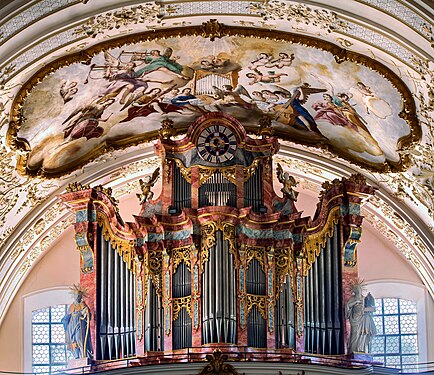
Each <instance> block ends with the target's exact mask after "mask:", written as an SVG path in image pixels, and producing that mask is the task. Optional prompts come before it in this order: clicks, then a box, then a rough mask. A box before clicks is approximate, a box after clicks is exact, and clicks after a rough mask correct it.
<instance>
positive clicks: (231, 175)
mask: <svg viewBox="0 0 434 375" xmlns="http://www.w3.org/2000/svg"><path fill="white" fill-rule="evenodd" d="M220 171H221V173H222V175H223V176H224V177H225V178H226V179H227V180H229V181H230V182H232V183H233V184H235V183H236V181H237V177H236V174H235V172H236V169H235V167H232V168H222V169H221V170H220Z"/></svg>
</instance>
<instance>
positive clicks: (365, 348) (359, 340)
mask: <svg viewBox="0 0 434 375" xmlns="http://www.w3.org/2000/svg"><path fill="white" fill-rule="evenodd" d="M362 293H363V283H362V282H360V281H358V282H356V283H354V285H353V292H352V296H351V297H350V299H349V300H348V302H347V304H346V306H345V317H346V318H347V319H349V321H350V326H351V330H350V337H349V338H348V344H347V353H349V354H350V353H369V352H370V349H371V343H372V339H373V337H374V336H375V335H376V334H377V329H376V328H375V323H374V319H373V317H372V315H373V313H374V311H375V300H374V297H372V295H371V293H368V295H367V296H365V297H364V296H363V294H362Z"/></svg>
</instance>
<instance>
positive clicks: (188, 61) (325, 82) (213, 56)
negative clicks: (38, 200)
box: [9, 29, 420, 176]
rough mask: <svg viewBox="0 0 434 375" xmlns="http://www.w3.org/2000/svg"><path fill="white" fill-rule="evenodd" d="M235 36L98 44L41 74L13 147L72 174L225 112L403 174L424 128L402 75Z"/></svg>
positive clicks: (323, 48)
mask: <svg viewBox="0 0 434 375" xmlns="http://www.w3.org/2000/svg"><path fill="white" fill-rule="evenodd" d="M237 33H238V34H245V35H236V36H230V35H228V36H222V37H219V38H218V39H217V38H215V37H214V36H212V37H211V38H206V37H203V36H198V35H184V36H181V37H177V38H170V37H169V38H165V39H161V38H156V39H154V40H147V41H141V42H138V43H137V36H136V40H133V42H134V43H132V42H131V41H130V40H129V39H128V38H124V39H123V40H122V41H118V42H117V43H116V48H112V47H111V45H110V44H105V45H100V46H97V47H94V48H93V49H92V50H90V51H88V52H87V54H88V56H89V57H88V58H87V60H86V61H85V63H83V62H82V60H83V56H86V53H81V54H79V55H78V56H76V58H74V57H72V58H68V59H66V60H64V61H57V62H56V63H55V64H53V65H52V66H46V67H44V69H43V70H42V71H41V72H39V73H38V74H37V75H36V77H35V78H33V79H31V80H30V81H29V82H28V83H27V84H26V85H24V88H23V90H22V92H21V94H20V95H18V98H19V99H18V100H17V101H16V103H15V104H14V106H15V118H16V121H15V122H14V123H12V124H11V127H10V129H9V139H10V140H11V141H12V144H13V143H14V142H15V145H16V147H17V148H18V149H20V151H22V154H21V155H22V156H21V159H20V164H19V166H18V167H19V169H20V170H21V171H22V172H23V173H24V174H30V175H36V174H39V175H46V176H56V175H60V174H64V173H67V172H69V171H71V170H74V169H76V168H77V167H79V166H82V165H84V164H86V163H87V162H88V161H89V160H91V159H92V158H95V157H96V156H98V155H100V154H102V153H104V152H105V151H107V149H108V148H110V147H115V148H119V147H126V146H128V145H130V144H137V143H139V142H144V141H149V140H150V139H153V138H155V137H156V136H157V134H158V129H159V128H160V126H161V121H162V120H163V119H166V118H170V119H171V120H173V121H174V123H175V127H176V128H177V129H178V131H179V132H182V131H183V130H185V129H186V128H187V127H188V126H189V124H190V123H191V122H192V121H194V120H195V119H196V118H197V117H198V116H201V115H202V114H204V113H207V112H217V111H220V112H226V113H228V114H230V115H232V116H234V117H236V118H237V119H238V120H240V121H241V122H242V123H243V125H244V126H245V127H246V128H247V129H248V130H249V131H250V132H253V133H254V132H256V131H257V130H258V126H259V122H260V120H261V119H262V118H264V117H265V118H268V119H269V120H270V121H271V124H272V127H273V129H274V132H275V134H276V135H277V136H279V137H280V138H283V139H287V140H291V141H294V142H296V143H301V144H308V145H313V146H315V147H320V148H327V149H329V150H332V151H333V152H335V153H336V154H338V155H340V156H342V157H344V158H346V159H347V160H349V161H352V162H355V163H357V164H361V165H363V166H365V167H368V168H370V169H373V170H383V171H387V170H401V169H403V168H404V163H403V160H401V157H400V151H402V150H403V148H405V147H408V146H409V145H411V144H412V142H414V141H415V140H417V139H418V137H419V134H420V128H419V125H418V124H417V121H416V120H415V115H414V113H415V106H414V102H413V100H412V98H411V94H410V92H409V90H408V89H407V87H406V86H405V85H404V84H403V83H402V82H401V81H400V80H399V78H398V77H397V76H396V75H395V74H394V73H392V72H391V71H389V70H388V69H387V68H386V67H385V66H383V65H381V64H380V63H378V62H375V61H374V60H371V59H369V58H366V57H363V56H361V55H357V54H353V55H351V56H346V55H344V54H343V50H342V49H341V48H339V47H337V46H335V45H332V44H330V43H325V42H320V41H318V40H315V39H312V38H305V39H303V38H296V39H294V36H293V35H291V34H287V38H286V40H285V37H284V36H282V35H280V37H279V39H280V40H273V39H272V38H270V39H265V38H266V37H267V36H268V35H267V34H266V33H263V35H261V34H259V35H258V33H256V34H255V37H253V36H250V35H249V31H248V30H247V29H246V30H242V31H239V30H238V31H237ZM258 36H259V37H261V38H260V39H258ZM144 39H146V38H144ZM282 39H283V40H282ZM74 60H75V61H76V62H74ZM80 60H81V62H79V61H80ZM48 73H50V74H48ZM44 74H46V76H44ZM39 80H40V81H41V82H40V83H35V82H37V81H39Z"/></svg>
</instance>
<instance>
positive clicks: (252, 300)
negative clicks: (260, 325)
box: [246, 294, 267, 320]
mask: <svg viewBox="0 0 434 375" xmlns="http://www.w3.org/2000/svg"><path fill="white" fill-rule="evenodd" d="M246 299H247V306H246V309H247V311H246V318H247V317H248V316H249V314H250V311H251V310H252V308H253V306H256V308H257V309H258V311H259V313H260V314H261V316H262V318H263V319H264V320H267V311H266V308H265V301H266V296H258V295H255V294H246Z"/></svg>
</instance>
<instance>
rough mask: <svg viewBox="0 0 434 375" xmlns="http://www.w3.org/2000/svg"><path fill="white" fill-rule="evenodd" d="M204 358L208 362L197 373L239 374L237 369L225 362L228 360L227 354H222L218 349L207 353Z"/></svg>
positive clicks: (201, 374) (204, 374)
mask: <svg viewBox="0 0 434 375" xmlns="http://www.w3.org/2000/svg"><path fill="white" fill-rule="evenodd" d="M206 360H207V361H208V362H209V364H208V365H206V366H205V367H204V368H203V369H202V371H201V372H199V375H206V374H220V375H239V373H238V372H237V370H235V368H234V367H233V366H232V365H230V364H227V363H225V362H226V361H227V360H229V356H228V355H227V354H223V353H222V352H221V351H220V350H219V349H217V350H214V352H213V353H212V354H207V356H206Z"/></svg>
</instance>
